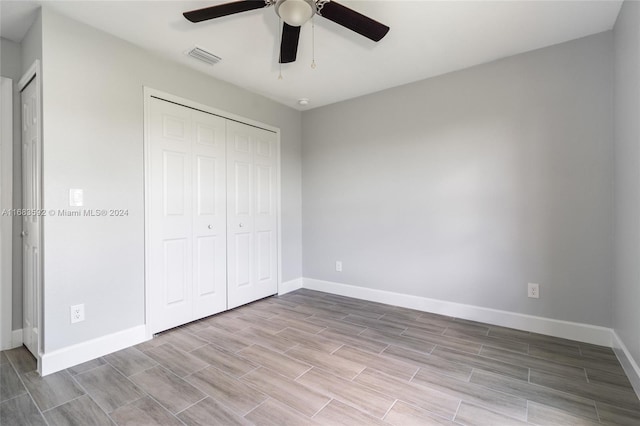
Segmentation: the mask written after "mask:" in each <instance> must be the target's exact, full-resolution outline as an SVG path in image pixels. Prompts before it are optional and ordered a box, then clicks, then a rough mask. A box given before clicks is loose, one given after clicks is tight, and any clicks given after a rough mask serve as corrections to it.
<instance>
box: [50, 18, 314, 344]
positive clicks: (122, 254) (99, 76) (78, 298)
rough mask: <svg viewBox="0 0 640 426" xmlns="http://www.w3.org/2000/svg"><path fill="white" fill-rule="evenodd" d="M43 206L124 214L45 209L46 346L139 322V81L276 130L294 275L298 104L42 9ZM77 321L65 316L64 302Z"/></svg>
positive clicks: (289, 266) (285, 234) (293, 274)
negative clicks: (71, 203)
mask: <svg viewBox="0 0 640 426" xmlns="http://www.w3.org/2000/svg"><path fill="white" fill-rule="evenodd" d="M43 53H44V58H43V62H44V182H45V187H44V205H45V208H47V209H63V208H66V207H68V191H69V188H83V189H84V191H85V193H84V198H85V208H88V209H90V208H122V209H128V210H129V216H128V217H124V218H113V219H109V218H62V217H55V218H50V217H47V218H46V220H45V223H44V241H45V242H44V244H45V247H44V251H45V260H44V265H45V266H44V274H45V276H44V280H45V293H44V301H45V313H44V315H45V324H46V330H45V351H46V352H50V351H52V350H56V349H59V348H62V347H65V346H69V345H72V344H75V343H78V342H83V341H86V340H89V339H92V338H96V337H100V336H103V335H107V334H110V333H114V332H117V331H119V330H124V329H127V328H130V327H134V326H137V325H141V324H143V323H144V270H143V267H144V235H143V232H144V222H143V213H144V206H143V195H144V194H143V97H142V90H143V86H149V87H152V88H155V89H159V90H163V91H166V92H169V93H172V94H175V95H178V96H182V97H185V98H188V99H192V100H194V101H197V102H201V103H203V104H207V105H210V106H213V107H216V108H219V109H222V110H225V111H228V112H231V113H234V114H238V115H241V116H245V117H248V118H250V119H254V120H258V121H262V122H264V123H267V124H271V125H274V126H277V127H279V128H280V129H281V130H282V139H281V144H282V145H281V149H282V228H283V229H282V251H283V253H282V254H283V269H284V270H283V273H282V278H283V280H284V281H287V280H291V279H295V278H298V277H300V276H301V261H300V252H301V229H300V223H301V219H300V214H301V207H300V203H301V201H300V138H301V116H300V113H299V112H298V111H295V110H293V109H291V108H288V107H285V106H283V105H280V104H277V103H275V102H273V101H270V100H268V99H266V98H264V97H261V96H258V95H255V94H252V93H250V92H247V91H245V90H243V89H240V88H238V87H236V86H232V85H230V84H227V83H223V82H221V81H218V80H215V79H213V78H211V77H208V76H206V75H204V74H201V73H198V72H196V71H193V70H190V69H187V68H185V67H182V66H180V65H177V64H174V63H171V62H168V61H164V60H161V59H159V58H157V57H155V56H153V55H151V54H149V53H147V52H146V51H144V50H142V49H140V48H137V47H135V46H134V45H132V44H129V43H127V42H125V41H122V40H120V39H117V38H114V37H113V36H110V35H107V34H106V33H103V32H100V31H98V30H96V29H93V28H91V27H88V26H86V25H84V24H80V23H78V22H75V21H73V20H70V19H68V18H66V17H63V16H60V15H57V14H56V13H54V12H52V11H50V10H48V9H46V5H45V7H44V9H43ZM77 303H84V304H85V315H86V321H84V322H83V323H79V324H74V325H71V324H69V306H70V305H73V304H77Z"/></svg>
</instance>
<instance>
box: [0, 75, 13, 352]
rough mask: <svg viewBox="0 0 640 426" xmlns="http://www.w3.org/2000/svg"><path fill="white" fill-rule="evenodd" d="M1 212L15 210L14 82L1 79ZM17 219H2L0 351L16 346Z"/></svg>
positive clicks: (9, 217)
mask: <svg viewBox="0 0 640 426" xmlns="http://www.w3.org/2000/svg"><path fill="white" fill-rule="evenodd" d="M0 110H2V123H1V124H2V125H1V127H0V129H1V134H0V185H1V186H0V209H2V210H3V211H4V210H5V209H6V210H10V209H11V208H12V207H13V80H11V79H10V78H6V77H0ZM12 246H13V217H12V216H11V215H10V214H2V215H1V216H0V259H1V261H0V309H1V310H2V316H1V317H0V350H5V349H11V348H13V347H14V345H13V341H12V340H13V339H12V336H13V333H12V331H13V310H12V302H13V300H12V298H13V280H12V262H13V247H12Z"/></svg>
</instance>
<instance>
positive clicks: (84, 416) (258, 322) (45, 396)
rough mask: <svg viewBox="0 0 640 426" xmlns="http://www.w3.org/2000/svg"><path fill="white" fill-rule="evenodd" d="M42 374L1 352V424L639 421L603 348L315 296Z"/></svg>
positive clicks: (201, 324)
mask: <svg viewBox="0 0 640 426" xmlns="http://www.w3.org/2000/svg"><path fill="white" fill-rule="evenodd" d="M34 370H35V361H34V360H33V358H32V357H31V356H30V354H29V353H28V352H27V351H26V349H24V348H18V349H13V350H10V351H5V352H2V353H0V424H2V425H45V424H49V425H68V424H75V425H82V426H87V425H103V424H104V425H107V424H118V425H155V424H157V425H182V424H186V425H231V424H241V425H248V424H256V425H295V426H298V425H306V424H313V425H369V424H371V425H383V424H392V425H403V426H404V425H414V424H415V425H431V424H436V425H442V424H456V425H521V424H536V425H594V424H620V425H638V424H640V401H639V400H638V397H637V396H636V394H635V393H634V391H633V389H632V388H631V385H630V383H629V381H628V379H627V378H626V376H625V374H624V372H623V370H622V368H621V366H620V363H619V362H618V360H617V359H616V356H615V355H614V353H613V351H612V350H611V349H609V348H605V347H600V346H594V345H589V344H584V343H578V342H574V341H569V340H564V339H558V338H554V337H548V336H543V335H539V334H532V333H527V332H523V331H518V330H512V329H506V328H502V327H496V326H490V325H487V324H481V323H476V322H471V321H465V320H460V319H455V318H449V317H444V316H440V315H433V314H429V313H424V312H419V311H413V310H409V309H403V308H398V307H393V306H388V305H383V304H379V303H371V302H366V301H361V300H356V299H350V298H346V297H341V296H335V295H331V294H326V293H319V292H314V291H309V290H298V291H296V292H293V293H289V294H287V295H284V296H281V297H271V298H267V299H264V300H261V301H258V302H255V303H252V304H250V305H247V306H244V307H241V308H238V309H234V310H232V311H230V312H226V313H223V314H219V315H215V316H213V317H209V318H206V319H203V320H200V321H197V322H194V323H191V324H188V325H185V326H183V327H179V328H177V329H174V330H170V331H168V332H165V333H162V334H160V335H158V336H156V337H155V338H154V339H153V340H151V341H149V342H145V343H143V344H140V345H138V346H136V347H131V348H128V349H125V350H122V351H120V352H116V353H113V354H110V355H107V356H105V357H102V358H98V359H95V360H93V361H90V362H87V363H85V364H82V365H78V366H76V367H73V368H70V369H68V370H65V371H61V372H58V373H55V374H52V375H49V376H46V377H44V378H41V377H39V376H38V374H37V373H36V372H35V371H34Z"/></svg>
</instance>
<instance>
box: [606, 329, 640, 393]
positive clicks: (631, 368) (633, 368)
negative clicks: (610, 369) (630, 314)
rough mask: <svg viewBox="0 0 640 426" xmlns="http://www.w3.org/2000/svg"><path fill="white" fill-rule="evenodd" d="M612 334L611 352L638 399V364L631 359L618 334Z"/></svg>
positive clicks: (639, 374) (639, 387)
mask: <svg viewBox="0 0 640 426" xmlns="http://www.w3.org/2000/svg"><path fill="white" fill-rule="evenodd" d="M612 334H613V351H614V352H615V353H616V356H617V357H618V360H619V361H620V364H622V368H623V369H624V372H625V373H627V377H628V378H629V381H630V382H631V386H633V390H635V391H636V395H638V398H640V367H638V364H637V363H636V361H635V360H634V359H633V356H632V355H631V352H629V350H628V349H627V347H626V345H625V344H624V342H623V341H622V339H621V338H620V336H618V333H616V332H615V330H613V331H612Z"/></svg>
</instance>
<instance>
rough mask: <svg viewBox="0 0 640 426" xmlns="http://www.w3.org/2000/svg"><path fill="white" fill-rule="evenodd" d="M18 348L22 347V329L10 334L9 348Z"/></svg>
mask: <svg viewBox="0 0 640 426" xmlns="http://www.w3.org/2000/svg"><path fill="white" fill-rule="evenodd" d="M18 346H22V329H19V330H13V331H12V332H11V348H12V349H13V348H17V347H18Z"/></svg>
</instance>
